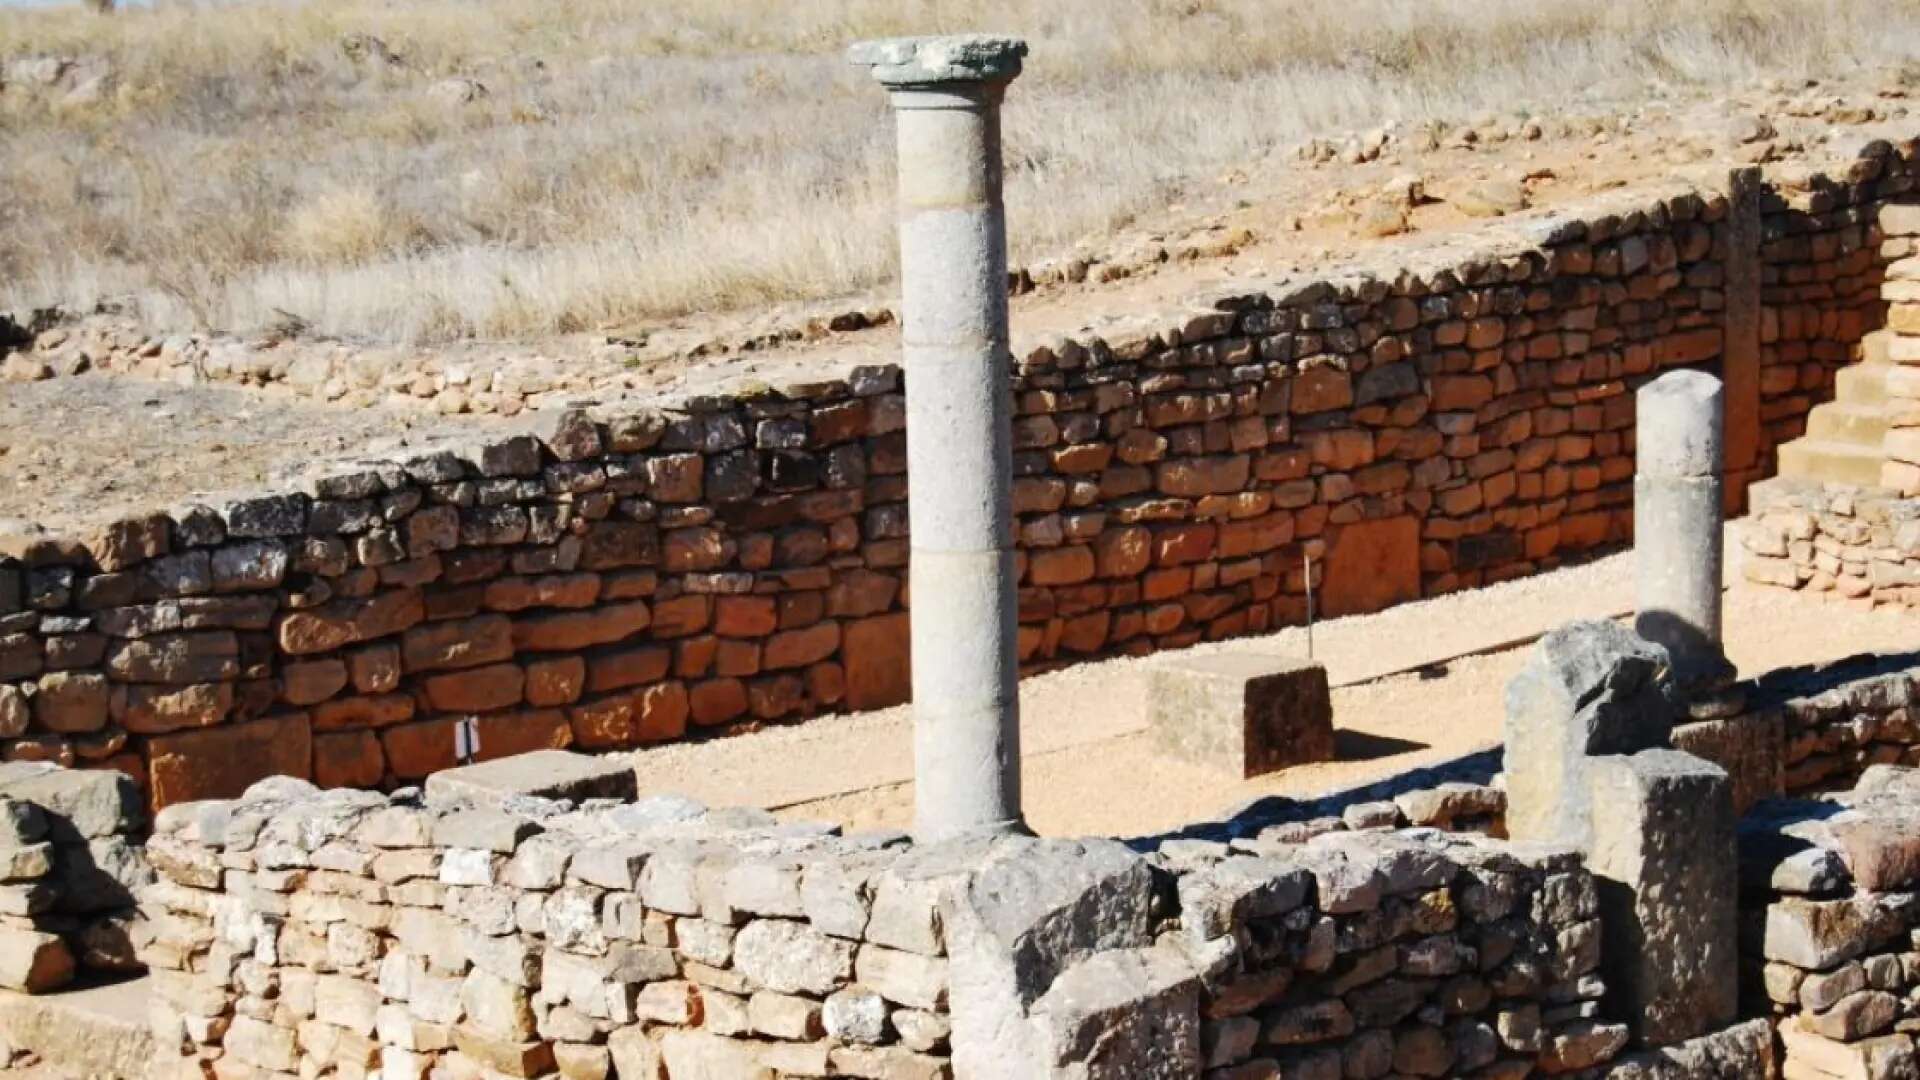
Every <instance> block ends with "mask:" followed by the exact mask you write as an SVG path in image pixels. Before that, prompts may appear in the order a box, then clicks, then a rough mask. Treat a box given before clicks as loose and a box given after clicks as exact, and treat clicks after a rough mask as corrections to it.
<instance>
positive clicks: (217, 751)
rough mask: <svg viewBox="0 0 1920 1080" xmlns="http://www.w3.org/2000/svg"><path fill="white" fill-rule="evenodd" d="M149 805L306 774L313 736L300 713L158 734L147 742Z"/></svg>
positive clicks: (225, 793)
mask: <svg viewBox="0 0 1920 1080" xmlns="http://www.w3.org/2000/svg"><path fill="white" fill-rule="evenodd" d="M147 746H148V756H149V764H148V777H149V788H148V793H149V796H150V797H151V799H152V801H153V805H154V807H155V808H156V809H157V808H160V807H164V806H168V805H170V804H172V803H176V802H193V801H196V800H199V799H220V798H231V797H233V796H235V795H238V794H240V793H241V792H243V791H245V790H246V789H247V788H248V787H249V786H250V785H252V784H254V783H255V782H257V781H260V780H264V779H266V778H267V777H269V776H295V777H303V778H304V777H306V776H307V775H308V773H309V770H310V769H311V768H312V763H313V740H312V735H311V731H310V728H309V725H308V720H307V716H306V714H304V713H293V714H290V715H286V716H278V717H267V718H263V719H260V720H253V721H249V722H246V723H239V724H225V725H222V726H220V727H211V728H204V729H201V730H197V731H180V732H175V733H173V734H170V735H161V736H158V737H156V738H154V739H152V740H151V741H150V742H149V743H148V744H147Z"/></svg>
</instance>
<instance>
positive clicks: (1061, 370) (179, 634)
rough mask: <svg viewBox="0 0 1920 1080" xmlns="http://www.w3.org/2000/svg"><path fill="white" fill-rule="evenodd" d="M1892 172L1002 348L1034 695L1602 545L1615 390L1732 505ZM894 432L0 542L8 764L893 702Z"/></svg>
mask: <svg viewBox="0 0 1920 1080" xmlns="http://www.w3.org/2000/svg"><path fill="white" fill-rule="evenodd" d="M1915 155H1916V146H1915V144H1913V143H1911V142H1904V143H1901V144H1898V145H1891V144H1888V143H1886V142H1877V143H1874V144H1872V145H1869V146H1867V147H1865V148H1864V149H1863V150H1862V151H1861V153H1860V156H1858V157H1857V158H1855V159H1852V160H1850V161H1848V162H1845V163H1844V164H1843V165H1842V166H1841V167H1839V168H1838V169H1837V170H1836V172H1835V173H1834V174H1833V175H1832V176H1808V175H1801V176H1794V177H1786V176H1782V177H1777V178H1773V179H1772V180H1770V181H1768V182H1761V181H1760V180H1759V179H1758V178H1756V177H1754V176H1752V175H1751V174H1746V173H1743V174H1740V177H1739V178H1737V182H1736V183H1734V184H1732V185H1730V186H1731V189H1732V193H1731V194H1729V193H1727V192H1725V191H1718V190H1713V189H1710V188H1705V187H1703V188H1701V189H1699V190H1691V189H1688V190H1676V191H1675V192H1673V193H1671V194H1668V195H1665V196H1661V197H1653V196H1644V197H1643V196H1636V197H1634V199H1633V200H1632V201H1631V202H1630V203H1627V202H1622V203H1619V204H1618V205H1609V206H1607V207H1603V208H1599V209H1595V210H1594V211H1593V212H1591V213H1589V214H1587V215H1585V216H1583V217H1580V218H1572V217H1565V216H1556V217H1549V218H1544V219H1539V220H1534V221H1531V222H1527V223H1523V224H1522V225H1520V226H1517V228H1518V229H1519V231H1518V232H1517V233H1516V234H1515V237H1513V238H1508V239H1503V240H1499V241H1498V242H1495V243H1491V244H1489V245H1487V251H1488V252H1489V253H1483V254H1473V255H1449V256H1446V257H1443V258H1439V259H1436V260H1434V265H1432V266H1428V267H1423V268H1419V269H1408V270H1405V271H1402V272H1400V273H1399V274H1398V275H1397V276H1389V277H1381V276H1356V277H1352V278H1343V279H1340V280H1337V281H1318V282H1312V283H1307V284H1297V285H1289V286H1286V287H1276V288H1273V289H1269V290H1264V291H1259V290H1256V291H1251V292H1246V293H1239V294H1235V295H1231V296H1212V297H1209V298H1206V301H1205V302H1204V303H1202V304H1200V306H1197V307H1195V308H1194V309H1192V310H1190V311H1188V312H1186V313H1184V314H1179V315H1173V316H1150V317H1143V318H1141V319H1135V320H1130V321H1128V322H1127V323H1126V325H1124V326H1116V327H1111V328H1104V329H1096V330H1095V331H1092V332H1090V333H1088V334H1085V335H1082V336H1081V337H1079V338H1077V339H1072V340H1067V339H1061V340H1056V341H1053V342H1050V343H1048V344H1045V345H1042V346H1039V347H1036V348H1033V349H1031V350H1028V351H1026V352H1025V354H1024V355H1023V356H1022V357H1021V359H1020V362H1019V363H1018V365H1017V370H1016V374H1015V376H1014V380H1013V383H1014V385H1013V386H1012V387H1011V388H1010V392H1011V393H1012V394H1013V399H1012V400H1013V404H1014V411H1015V419H1014V440H1015V447H1016V449H1015V459H1014V466H1015V473H1016V477H1015V486H1014V508H1015V511H1016V513H1017V516H1018V522H1017V526H1016V527H1017V533H1018V535H1017V538H1016V539H1017V543H1018V572H1019V575H1020V578H1019V580H1020V586H1021V590H1020V630H1019V650H1020V657H1021V660H1022V663H1023V665H1024V666H1025V668H1026V669H1027V670H1029V671H1033V670H1041V669H1045V668H1049V667H1053V666H1058V665H1062V664H1067V663H1072V662H1075V661H1078V660H1081V659H1085V658H1093V657H1099V656H1107V655H1115V654H1128V655H1134V654H1143V653H1148V652H1152V651H1155V650H1159V649H1167V648H1178V647H1182V646H1185V645H1188V644H1192V643H1194V642H1198V641H1203V640H1214V639H1220V638H1227V637H1232V636H1234V635H1239V634H1247V633H1256V632H1260V631H1265V630H1271V629H1273V628H1276V627H1279V626H1283V625H1289V624H1294V623H1298V622H1300V621H1301V620H1303V619H1304V617H1305V612H1306V607H1307V597H1306V587H1307V582H1306V571H1305V570H1304V569H1303V562H1304V561H1305V560H1310V561H1311V564H1312V567H1313V569H1312V573H1313V575H1314V576H1315V579H1316V584H1317V589H1318V593H1317V596H1316V600H1317V601H1318V603H1319V608H1320V610H1321V611H1322V612H1323V613H1326V614H1332V615H1339V614H1346V613H1352V612H1360V611H1368V610H1374V609H1378V608H1380V607H1384V606H1387V605H1390V604H1394V603H1398V602H1401V601H1405V600H1411V599H1414V598H1418V597H1421V596H1431V595H1436V594H1440V593H1445V592H1450V591H1453V590H1457V589H1463V588H1469V587H1474V586H1478V585H1482V584H1486V583H1490V582H1495V581H1500V580H1505V579H1508V578H1513V577H1517V576H1521V575H1524V574H1528V573H1533V572H1536V571H1540V570H1544V569H1548V568H1551V567H1554V566H1557V565H1560V564H1562V563H1564V562H1565V561H1567V560H1570V559H1578V558H1583V557H1586V556H1588V555H1589V554H1591V553H1593V552H1596V551H1599V550H1603V549H1606V548H1608V547H1610V546H1615V545H1618V544H1621V543H1623V542H1625V541H1626V540H1627V539H1629V537H1630V535H1631V531H1632V521H1631V504H1632V485H1631V478H1632V474H1633V471H1634V459H1633V446H1634V443H1633V420H1634V416H1633V397H1632V391H1633V389H1634V388H1635V387H1636V386H1637V385H1638V384H1640V383H1641V382H1643V381H1645V380H1647V379H1649V378H1652V377H1654V376H1655V375H1657V374H1659V373H1660V372H1662V371H1665V370H1668V369H1672V368H1676V367H1687V366H1694V367H1703V368H1708V369H1718V368H1720V367H1723V366H1727V367H1730V368H1731V367H1732V366H1734V365H1738V370H1739V371H1740V372H1742V373H1744V374H1743V376H1742V378H1744V379H1745V381H1742V379H1739V378H1734V377H1733V375H1734V372H1733V371H1732V370H1729V372H1728V375H1729V378H1728V387H1729V389H1728V406H1727V408H1728V446H1729V451H1728V452H1729V459H1730V461H1731V463H1732V464H1731V469H1730V472H1731V474H1732V475H1731V476H1730V479H1732V480H1734V482H1733V483H1730V484H1729V485H1728V489H1729V490H1730V491H1741V490H1743V489H1744V481H1745V480H1747V479H1755V478H1758V477H1759V476H1762V475H1765V474H1766V473H1767V472H1769V471H1770V469H1771V448H1772V446H1773V445H1774V443H1775V442H1777V441H1779V440H1781V439H1785V438H1789V437H1791V436H1792V435H1794V434H1797V433H1798V426H1799V425H1800V424H1801V423H1802V422H1803V418H1804V415H1805V413H1806V412H1807V410H1808V409H1809V408H1810V407H1811V406H1812V404H1813V403H1814V402H1815V401H1817V400H1819V399H1820V398H1822V397H1823V396H1825V395H1826V394H1827V393H1828V388H1829V386H1830V385H1831V383H1832V380H1833V373H1834V371H1835V369H1837V368H1839V367H1840V366H1842V365H1844V364H1845V363H1847V361H1848V359H1849V357H1850V356H1851V353H1852V351H1853V347H1854V345H1855V343H1857V341H1858V340H1859V339H1860V337H1861V335H1862V334H1863V333H1865V332H1866V331H1867V330H1868V329H1871V328H1872V327H1873V326H1874V325H1876V324H1877V321H1878V319H1879V300H1878V298H1877V289H1878V283H1879V277H1880V273H1881V256H1880V244H1879V239H1880V238H1879V234H1878V231H1877V227H1876V226H1875V224H1874V220H1875V214H1876V212H1877V207H1878V206H1879V205H1880V204H1881V203H1883V202H1885V201H1887V200H1894V199H1900V198H1903V197H1906V196H1908V195H1909V194H1910V193H1911V191H1912V190H1913V187H1914V178H1915V174H1916V169H1920V165H1917V164H1916V161H1915ZM1743 388H1744V389H1743ZM1743 395H1744V396H1743ZM903 402H904V399H903V396H902V380H901V375H900V372H899V371H898V370H897V369H894V368H869V369H860V370H856V371H853V372H851V373H849V374H848V375H847V376H846V377H844V378H839V379H826V380H823V381H821V382H818V383H813V384H807V385H794V386H788V387H785V388H783V389H781V390H779V391H767V392H764V393H758V394H752V395H746V396H740V397H724V398H702V399H695V400H688V401H684V402H680V403H678V404H676V405H674V406H673V408H671V409H666V410H662V411H612V412H608V413H606V414H604V415H598V416H587V415H584V414H581V413H578V412H574V413H568V414H566V415H565V417H564V418H563V419H561V420H560V421H559V423H558V425H557V427H556V428H555V429H554V430H553V431H552V433H551V434H549V435H548V436H546V437H545V438H534V437H531V436H528V437H519V438H500V439H497V440H495V441H494V442H492V443H491V444H489V445H486V446H480V447H472V448H464V449H460V450H458V451H455V450H446V451H441V452H433V453H422V454H421V455H420V456H418V457H416V458H413V459H410V460H404V461H384V462H369V463H364V464H353V463H338V464H337V466H336V467H333V468H329V469H325V470H321V474H320V475H319V476H318V478H317V479H316V480H314V481H313V482H312V483H310V484H309V485H308V487H307V488H306V489H305V490H288V491H284V492H281V493H276V494H269V495H256V496H250V497H244V498H237V499H234V500H231V501H226V502H222V503H220V504H218V505H199V506H193V507H188V508H182V509H180V510H177V511H174V512H172V513H169V514H156V515H149V516H142V517H136V518H131V519H126V520H121V521H118V522H114V523H112V524H110V525H107V526H105V527H103V528H100V529H98V530H96V531H95V532H93V533H92V534H91V535H88V536H83V537H61V536H55V535H50V534H32V533H27V534H20V533H14V534H9V535H7V536H5V537H0V757H4V758H5V759H8V760H46V761H54V762H58V763H61V764H73V765H80V766H88V767H96V766H105V767H111V768H117V769H120V770H122V771H125V772H127V773H128V774H130V775H132V776H134V777H136V778H137V779H138V780H139V781H140V782H141V783H142V784H143V785H144V786H145V787H146V789H147V790H148V792H149V794H150V796H151V798H152V800H153V802H154V804H155V805H158V806H164V805H167V804H169V803H172V802H176V801H181V800H186V799H193V798H199V797H208V796H231V795H233V794H235V793H237V792H239V791H240V790H242V789H244V788H245V787H246V786H247V784H249V783H251V782H253V781H255V780H258V779H260V778H262V777H265V776H268V775H274V774H286V775H293V776H301V777H308V778H311V779H313V780H314V781H316V782H317V783H319V784H321V785H322V786H350V787H382V788H391V787H393V786H397V785H400V784H404V783H408V782H411V781H414V780H417V779H418V778H420V777H423V776H425V775H427V774H429V773H430V772H432V771H434V770H436V769H439V768H444V767H446V766H449V765H452V764H454V763H455V757H456V747H457V741H456V739H457V736H456V729H457V728H458V727H459V726H460V724H461V722H462V721H467V720H471V721H472V722H473V724H474V726H475V727H476V728H477V731H478V735H479V740H478V741H479V754H480V756H482V757H495V756H500V755H504V754H509V753H514V752H518V751H523V750H528V749H535V748H541V747H557V746H572V747H576V748H581V749H587V750H602V749H615V748H626V747H635V746H641V745H645V744H649V743H655V742H660V741H665V740H671V739H677V738H681V737H684V736H686V735H687V734H688V733H690V732H699V731H704V730H710V729H716V728H720V727H724V726H728V725H738V724H744V723H759V722H766V721H774V720H783V719H790V718H798V717H803V716H806V715H809V714H812V713H815V712H819V711H825V710H839V709H856V710H857V709H868V708H874V707H878V706H884V705H890V704H894V703H897V702H900V701H902V700H904V698H905V697H906V695H907V687H908V678H907V674H908V657H907V655H906V651H907V650H906V642H907V634H906V633H905V626H906V619H907V615H906V611H907V607H908V602H909V598H908V596H907V595H906V588H905V581H906V573H905V571H906V562H907V552H908V536H907V512H906V511H907V506H906V502H905V500H906V497H907V484H906V476H905V438H904V435H905V433H904V431H903V422H904V419H903Z"/></svg>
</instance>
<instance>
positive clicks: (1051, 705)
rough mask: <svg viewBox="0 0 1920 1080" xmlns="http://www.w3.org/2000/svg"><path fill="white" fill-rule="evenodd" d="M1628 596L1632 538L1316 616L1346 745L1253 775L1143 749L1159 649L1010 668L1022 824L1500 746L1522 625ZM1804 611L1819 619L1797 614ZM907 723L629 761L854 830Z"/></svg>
mask: <svg viewBox="0 0 1920 1080" xmlns="http://www.w3.org/2000/svg"><path fill="white" fill-rule="evenodd" d="M1730 577H1732V575H1730ZM1632 606H1633V559H1632V555H1631V553H1627V554H1622V555H1616V556H1613V557H1610V558H1607V559H1604V560H1600V561H1598V562H1595V563H1591V564H1588V565H1585V566H1581V567H1575V568H1571V569H1565V570H1560V571H1556V572H1554V573H1550V574H1544V575H1539V576H1536V577H1532V578H1527V579H1523V580H1520V581H1515V582H1509V583H1506V584H1502V585H1497V586H1494V587H1491V588H1486V589H1480V590H1475V591H1472V592H1468V593H1462V594H1458V595H1454V596H1447V597H1441V598H1437V599H1433V600H1427V601H1423V602H1420V603H1416V604H1407V605H1403V606H1401V607H1398V608H1394V609H1392V610H1389V611H1386V612H1382V613H1379V614H1376V615H1367V616H1357V617H1352V618H1346V619H1340V620H1336V621H1332V622H1327V623H1323V624H1321V625H1320V626H1319V627H1317V628H1316V630H1315V633H1314V655H1315V657H1316V659H1319V660H1320V661H1322V662H1324V663H1325V664H1326V665H1327V670H1328V677H1329V679H1330V681H1331V682H1332V683H1333V684H1334V686H1335V689H1334V692H1333V710H1334V725H1335V728H1336V733H1337V751H1338V754H1339V758H1338V760H1336V761H1333V762H1328V763H1325V764H1319V765H1311V766H1302V767H1298V768H1293V769H1287V770H1284V771H1282V772H1279V773H1274V774H1271V775H1268V776H1263V777H1258V778H1255V779H1251V780H1243V779H1238V778H1235V777H1232V776H1228V775H1222V774H1219V773H1216V772H1212V771H1209V770H1207V769H1204V768H1200V767H1196V766H1192V765H1188V764H1185V763H1182V762H1179V761H1175V760H1172V759H1170V758H1169V757H1168V756H1167V755H1166V754H1164V753H1162V752H1161V751H1159V750H1158V749H1157V748H1156V746H1155V745H1154V742H1153V740H1152V739H1151V737H1150V736H1149V735H1148V734H1147V733H1146V732H1145V730H1144V729H1145V727H1146V717H1147V711H1146V693H1145V686H1146V681H1145V676H1146V673H1147V671H1148V670H1149V666H1150V665H1151V664H1153V663H1155V662H1156V659H1155V658H1147V659H1120V660H1111V661H1107V662H1104V663H1099V664H1087V665H1081V666H1079V667H1075V668H1070V669H1067V670H1063V671H1059V672H1053V673H1049V674H1045V675H1040V676H1037V677H1034V678H1030V679H1028V680H1026V681H1025V682H1023V683H1022V684H1021V710H1022V718H1021V719H1022V723H1021V738H1022V741H1023V744H1024V745H1023V749H1024V753H1023V763H1024V768H1023V785H1024V789H1025V790H1024V803H1025V810H1026V814H1027V820H1028V823H1029V824H1030V825H1031V826H1032V827H1033V828H1034V829H1035V830H1036V831H1038V832H1040V833H1043V834H1051V835H1082V834H1100V835H1118V836H1130V835H1145V834H1152V833H1157V832H1162V831H1166V830H1170V829H1174V828H1177V827H1180V826H1183V825H1188V824H1194V823H1198V822H1204V821H1210V820H1218V819H1219V818H1220V817H1221V816H1222V815H1224V814H1227V813H1229V812H1230V811H1231V810H1232V809H1233V808H1235V807H1237V806H1240V805H1242V804H1244V803H1246V802H1248V801H1249V800H1252V799H1255V798H1259V797H1261V796H1266V795H1290V796H1303V797H1304V796H1316V795H1322V794H1329V793H1332V792H1336V791H1340V790H1343V789H1346V788H1349V787H1353V786H1357V785H1360V784H1364V783H1368V782H1370V781H1373V780H1378V779H1381V778H1383V777H1387V776H1391V775H1393V774H1396V773H1401V772H1405V771H1407V770H1409V769H1414V768H1419V767H1422V766H1429V765H1435V764H1439V763H1441V762H1446V761H1450V760H1453V759H1455V758H1458V757H1461V756H1463V755H1466V754H1470V753H1473V752H1475V751H1479V750H1484V749H1487V748H1490V747H1493V746H1496V745H1498V744H1499V742H1500V738H1501V735H1500V729H1501V722H1502V718H1503V715H1504V710H1503V705H1502V696H1503V693H1504V691H1505V687H1506V684H1507V681H1508V680H1509V679H1510V678H1512V677H1513V675H1514V673H1515V672H1517V671H1518V670H1519V669H1520V667H1521V665H1523V664H1524V663H1525V662H1526V658H1527V653H1528V647H1527V645H1528V643H1530V639H1531V638H1532V637H1534V636H1536V635H1538V634H1540V633H1543V632H1545V631H1546V630H1548V629H1551V628H1553V627H1555V626H1558V625H1560V624H1562V623H1564V622H1567V621H1569V620H1572V619H1578V618H1598V617H1608V616H1615V615H1620V614H1623V613H1625V612H1627V611H1629V610H1630V609H1631V608H1632ZM1725 623H1726V627H1725V637H1726V644H1727V649H1728V652H1729V654H1730V656H1731V657H1732V659H1733V660H1734V662H1735V663H1736V664H1738V665H1739V667H1740V669H1741V671H1742V672H1743V673H1745V674H1749V675H1752V674H1757V673H1760V672H1764V671H1769V670H1772V669H1774V668H1776V667H1782V666H1787V665H1793V664H1803V663H1809V662H1813V661H1819V660H1831V659H1839V658H1841V657H1845V656H1849V655H1852V654H1855V653H1860V652H1873V651H1878V652H1899V651H1911V650H1913V649H1914V647H1915V644H1916V638H1915V635H1914V631H1913V621H1912V617H1911V616H1910V615H1904V616H1903V615H1900V614H1897V613H1895V612H1892V611H1889V610H1885V609H1882V610H1880V611H1876V612H1865V611H1860V610H1858V609H1853V608H1844V607H1841V606H1839V605H1836V604H1832V603H1827V602H1823V601H1820V600H1815V599H1810V598H1806V597H1802V596H1797V595H1789V594H1781V593H1775V592H1770V591H1762V590H1758V589H1754V588H1750V587H1746V586H1741V585H1735V586H1734V587H1733V588H1731V589H1730V590H1729V591H1728V593H1727V594H1726V606H1725ZM1816 626H1817V627H1818V628H1819V630H1818V632H1817V633H1809V632H1808V631H1809V628H1810V627H1816ZM1306 636H1307V635H1306V632H1305V631H1304V630H1303V629H1299V628H1294V629H1289V630H1286V631H1283V632H1281V633H1278V634H1273V635H1270V636H1266V637H1261V638H1248V639H1241V640H1236V641H1232V642H1224V643H1220V644H1216V645H1209V646H1203V647H1202V648H1203V649H1209V650H1231V651H1241V652H1268V653H1277V654H1290V655H1304V654H1305V653H1306V651H1307V646H1306ZM1516 642H1520V643H1519V644H1516ZM1469 654H1479V655H1469ZM911 738H912V720H911V712H910V709H909V708H908V707H901V708H896V709H888V710H885V711H881V712H875V713H867V714H862V715H858V716H838V717H827V718H820V719H816V720H811V721H808V722H806V723H805V724H802V725H798V726H791V727H781V728H774V729H769V730H766V731H762V732H757V733H754V734H750V735H743V736H738V737H733V738H723V739H717V740H713V741H708V742H704V743H685V744H678V745H672V746H665V747H661V748H658V749H654V750H647V751H642V752H640V753H638V754H636V755H635V761H636V765H637V768H638V770H639V773H640V779H641V788H642V790H643V791H645V792H677V793H680V794H685V795H690V796H693V797H695V798H699V799H702V800H705V801H707V802H708V803H710V804H713V805H741V804H745V805H758V806H764V807H769V808H773V809H776V810H777V811H778V812H780V813H781V814H782V815H783V816H787V817H791V818H795V819H811V820H826V821H836V822H840V823H843V824H845V825H846V826H848V827H849V828H873V827H882V828H907V827H909V826H910V825H911V823H912V818H913V788H912V784H911V782H910V779H909V778H910V776H911V774H912V750H911Z"/></svg>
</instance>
